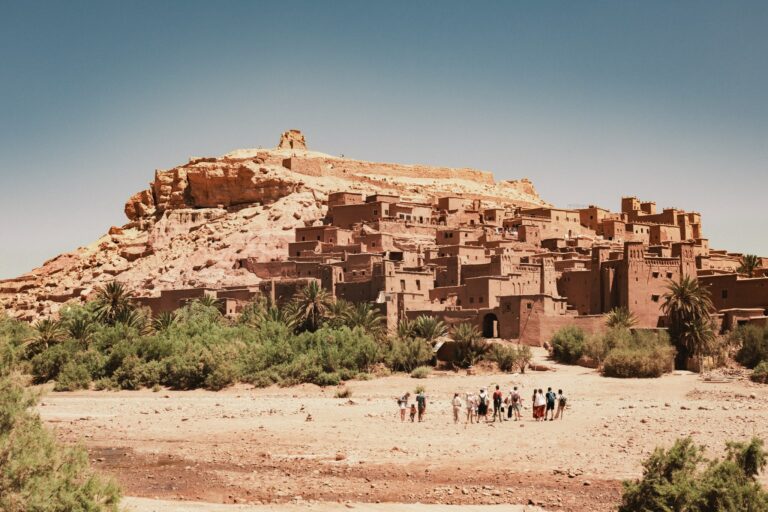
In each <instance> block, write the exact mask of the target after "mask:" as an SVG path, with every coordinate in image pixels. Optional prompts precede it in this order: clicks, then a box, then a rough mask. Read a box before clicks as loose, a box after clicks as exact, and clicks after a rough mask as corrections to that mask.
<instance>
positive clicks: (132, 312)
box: [115, 308, 152, 335]
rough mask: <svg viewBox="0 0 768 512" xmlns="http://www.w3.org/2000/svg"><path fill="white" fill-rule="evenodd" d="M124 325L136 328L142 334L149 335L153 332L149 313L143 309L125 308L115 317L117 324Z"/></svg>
mask: <svg viewBox="0 0 768 512" xmlns="http://www.w3.org/2000/svg"><path fill="white" fill-rule="evenodd" d="M118 324H119V325H123V326H125V327H129V328H131V329H135V330H136V332H138V333H139V334H141V335H147V334H150V333H151V330H152V322H150V320H149V314H148V313H146V312H145V311H144V310H142V309H137V308H131V309H125V310H123V312H122V313H121V314H120V315H119V316H118V317H117V318H116V319H115V325H118Z"/></svg>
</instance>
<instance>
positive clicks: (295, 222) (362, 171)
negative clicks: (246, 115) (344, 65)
mask: <svg viewBox="0 0 768 512" xmlns="http://www.w3.org/2000/svg"><path fill="white" fill-rule="evenodd" d="M343 190H350V191H358V192H363V193H374V192H394V193H397V194H400V195H401V196H402V197H403V198H404V199H406V200H413V201H420V202H421V201H432V200H433V199H434V198H435V197H439V196H444V195H449V194H450V195H455V194H461V195H464V196H466V197H469V198H474V199H483V200H484V201H487V202H488V203H491V204H496V205H499V206H502V205H506V206H532V205H543V204H546V203H545V202H544V201H543V200H542V199H541V198H540V197H539V196H538V194H537V193H536V191H535V189H534V187H533V185H532V184H531V182H530V181H528V180H527V179H522V180H519V181H502V182H498V183H497V182H495V181H494V179H493V175H492V174H491V173H489V172H484V171H478V170H474V169H454V168H445V167H430V166H423V165H401V164H390V163H374V162H366V161H360V160H352V159H347V158H337V157H333V156H330V155H326V154H323V153H318V152H314V151H309V150H307V149H306V145H305V143H304V139H303V136H302V135H301V133H300V132H298V131H295V130H292V131H289V132H286V133H284V134H283V136H282V137H281V140H280V144H279V145H278V147H277V148H276V149H273V150H254V149H244V150H237V151H234V152H231V153H228V154H226V155H224V156H221V157H217V158H192V159H190V161H189V162H187V163H186V164H184V165H180V166H178V167H175V168H173V169H170V170H158V171H156V172H155V178H154V180H153V181H152V182H151V183H150V186H149V188H148V189H147V190H143V191H141V192H138V193H136V194H134V195H133V196H131V197H130V198H129V200H128V201H127V202H126V204H125V213H126V216H127V217H128V220H129V222H128V223H127V224H125V225H124V226H122V227H112V228H110V229H109V231H108V232H107V233H106V234H104V235H103V236H102V237H100V238H99V239H98V240H96V241H95V242H93V243H92V244H90V245H88V246H86V247H80V248H78V249H76V250H74V251H72V252H69V253H65V254H61V255H59V256H57V257H55V258H53V259H51V260H49V261H47V262H45V263H44V264H43V265H42V266H41V267H39V268H36V269H34V270H32V271H31V272H29V273H27V274H24V275H22V276H20V277H18V278H15V279H7V280H2V281H0V305H2V307H3V308H5V309H6V310H8V312H9V314H11V315H13V316H15V317H18V318H24V319H34V318H36V317H40V316H49V315H51V314H55V313H56V312H57V311H58V310H59V309H60V308H61V306H62V305H63V304H64V303H66V302H67V301H70V300H82V299H85V298H86V297H88V296H89V295H91V294H92V293H93V291H94V289H95V288H96V287H97V286H100V285H103V284H104V283H106V282H108V281H110V280H113V279H115V280H117V281H120V282H123V283H125V284H126V285H127V287H128V288H129V289H130V290H132V291H134V293H136V294H148V293H152V291H153V290H155V291H156V290H161V289H170V288H186V287H200V286H207V287H221V286H233V285H249V284H256V283H257V282H258V281H259V278H258V277H256V276H255V275H254V274H252V273H250V272H248V271H246V270H244V269H235V268H234V266H235V262H236V261H237V260H238V259H241V258H246V257H251V258H254V257H255V258H258V259H259V261H270V260H272V259H278V258H284V257H285V256H286V251H287V244H288V242H290V241H292V240H293V229H294V228H296V227H300V226H306V225H311V224H313V223H315V222H319V220H320V219H321V218H322V217H323V216H324V215H325V212H326V210H327V206H326V204H325V201H326V199H327V195H328V193H329V192H334V191H343Z"/></svg>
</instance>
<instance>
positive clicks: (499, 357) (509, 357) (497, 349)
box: [488, 343, 518, 372]
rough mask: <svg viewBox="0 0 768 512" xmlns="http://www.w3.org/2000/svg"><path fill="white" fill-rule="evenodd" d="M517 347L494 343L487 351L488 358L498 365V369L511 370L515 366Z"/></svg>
mask: <svg viewBox="0 0 768 512" xmlns="http://www.w3.org/2000/svg"><path fill="white" fill-rule="evenodd" d="M517 356H518V353H517V348H516V347H511V346H506V345H502V344H500V343H494V344H493V345H492V346H491V349H490V351H489V353H488V359H490V360H491V361H494V362H495V363H496V364H498V365H499V370H501V371H503V372H511V371H512V370H514V369H516V368H517Z"/></svg>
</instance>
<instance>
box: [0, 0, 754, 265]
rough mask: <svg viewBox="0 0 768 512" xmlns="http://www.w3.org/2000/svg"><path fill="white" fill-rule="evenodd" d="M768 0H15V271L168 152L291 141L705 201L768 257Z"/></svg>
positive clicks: (1, 6) (548, 184)
mask: <svg viewBox="0 0 768 512" xmlns="http://www.w3.org/2000/svg"><path fill="white" fill-rule="evenodd" d="M766 27H768V2H765V1H756V2H740V1H735V2H725V1H717V2H707V1H703V2H702V1H696V2H693V1H691V2H683V1H676V2H669V1H666V0H665V1H642V2H641V1H637V2H633V1H625V2H609V1H602V2H586V1H585V2H573V1H571V0H567V1H562V2H556V1H552V2H541V1H530V2H511V1H509V2H474V1H473V2H466V1H461V2H433V1H424V2H419V1H416V2H414V1H406V2H396V1H386V2H379V3H378V4H374V3H373V2H359V1H350V2H343V1H337V0H335V1H332V2H318V1H308V2H303V1H299V0H291V1H280V2H271V3H266V2H264V3H258V2H235V1H217V2H213V1H211V2H196V1H178V2H171V1H151V2H140V1H123V2H108V1H98V2H97V1H93V2H82V1H75V0H68V1H66V2H59V1H55V2H39V1H17V2H14V1H7V0H0V236H1V237H2V238H0V240H2V241H1V242H0V277H12V276H15V275H18V274H20V273H22V272H25V271H28V270H30V269H32V268H33V267H35V266H37V265H39V264H41V263H42V262H43V261H44V260H45V259H47V258H50V257H52V256H55V255H56V254H59V253H60V252H64V251H68V250H72V249H74V248H76V247H77V246H79V245H84V244H86V243H89V242H91V241H93V240H95V239H96V238H97V237H98V236H99V235H101V234H102V233H104V232H105V231H106V230H107V229H108V228H109V226H110V225H122V224H123V223H125V222H126V219H125V217H124V215H123V213H122V208H123V203H124V201H125V200H126V199H127V198H128V196H129V195H130V194H132V193H133V192H136V191H138V190H140V189H143V188H145V187H146V184H147V182H148V181H149V180H150V179H151V178H152V175H153V171H154V169H156V168H168V167H172V166H174V165H177V164H180V163H183V162H184V161H186V159H187V158H188V157H189V156H192V155H195V156H198V155H219V154H221V153H224V152H227V151H230V150H232V149H235V148H241V147H257V146H265V147H266V146H272V145H274V144H276V143H277V139H278V136H279V133H280V132H281V131H283V130H285V129H287V128H299V129H302V130H303V131H304V132H305V134H306V136H307V139H308V142H309V145H310V147H311V148H313V149H316V150H319V151H325V152H327V153H332V154H340V153H343V154H345V155H346V156H349V157H355V158H361V159H367V160H379V161H395V162H403V163H426V164H440V165H448V166H471V167H476V168H481V169H487V170H491V171H493V172H494V173H495V174H496V176H497V178H498V179H514V178H521V177H528V178H530V179H531V180H533V182H534V184H535V185H536V187H537V189H538V191H539V192H540V194H541V195H542V196H543V197H544V198H545V199H547V200H549V201H552V202H554V203H556V204H558V205H561V206H568V205H578V204H590V203H592V204H599V205H601V206H604V207H609V208H611V209H614V210H616V209H618V207H619V198H620V196H621V195H637V196H639V197H640V198H642V199H649V200H655V201H656V202H657V204H658V205H659V207H663V206H677V207H679V208H685V209H695V210H698V211H700V212H701V213H702V214H703V222H704V231H705V234H706V235H708V236H709V238H710V240H711V244H712V245H713V246H714V247H718V248H727V249H729V250H733V251H746V252H755V253H759V254H763V255H768V237H766V234H765V229H766V225H768V213H766V212H768V209H766V207H765V202H766V197H765V196H766V191H765V189H766V184H768V172H767V170H768V169H767V167H768V29H766Z"/></svg>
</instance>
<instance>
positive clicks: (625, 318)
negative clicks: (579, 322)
mask: <svg viewBox="0 0 768 512" xmlns="http://www.w3.org/2000/svg"><path fill="white" fill-rule="evenodd" d="M636 324H637V317H635V314H634V313H632V312H631V311H630V310H629V308H624V307H622V308H614V309H612V310H611V311H610V312H609V313H608V314H607V315H606V316H605V325H606V326H607V327H608V328H610V329H613V328H618V329H631V328H632V327H634V326H635V325H636Z"/></svg>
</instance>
